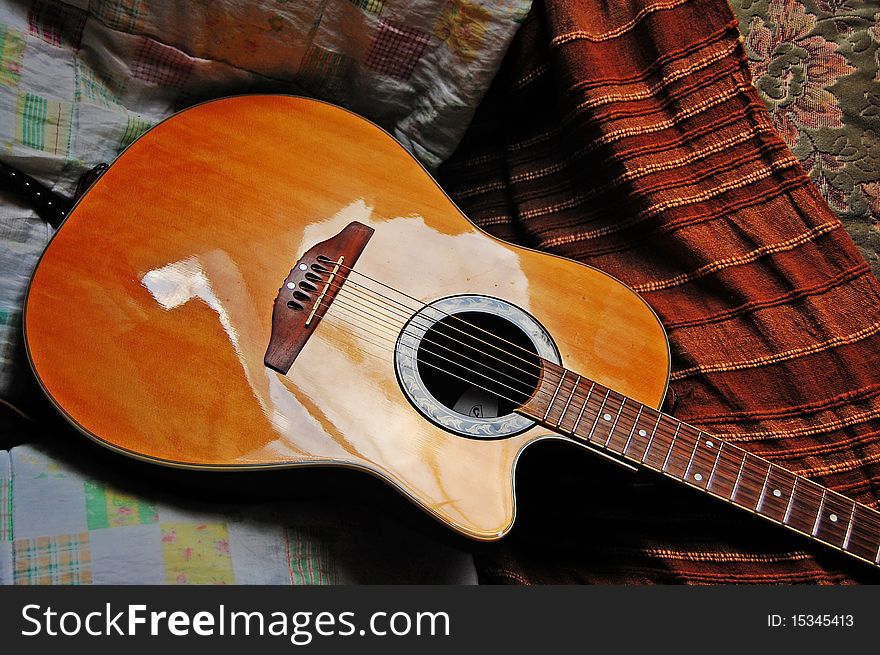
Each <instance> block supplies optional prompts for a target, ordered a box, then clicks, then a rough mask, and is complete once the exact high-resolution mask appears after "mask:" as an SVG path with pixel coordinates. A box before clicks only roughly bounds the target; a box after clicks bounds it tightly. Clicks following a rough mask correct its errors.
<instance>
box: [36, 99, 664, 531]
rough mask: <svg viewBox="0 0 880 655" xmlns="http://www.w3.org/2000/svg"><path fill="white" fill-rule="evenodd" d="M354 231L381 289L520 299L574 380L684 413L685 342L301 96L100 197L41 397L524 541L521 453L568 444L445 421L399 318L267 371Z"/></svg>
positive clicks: (359, 128)
mask: <svg viewBox="0 0 880 655" xmlns="http://www.w3.org/2000/svg"><path fill="white" fill-rule="evenodd" d="M352 222H358V223H361V224H363V225H366V226H368V227H370V228H372V229H373V230H374V232H373V234H372V236H371V238H370V240H369V242H368V243H367V244H366V246H365V247H364V249H363V251H362V253H361V254H360V257H359V259H358V260H357V264H356V267H355V269H356V270H357V271H358V272H359V274H363V275H364V276H369V278H370V279H374V280H379V281H381V282H382V283H383V284H384V285H388V287H393V288H394V289H398V290H400V291H403V292H405V293H406V294H407V295H408V297H411V298H413V299H417V300H418V301H419V302H420V303H430V302H433V301H435V300H437V299H440V298H445V297H448V296H456V295H459V294H474V295H477V296H488V297H491V298H497V299H501V300H504V301H507V302H509V303H511V304H513V305H515V306H517V307H519V308H521V309H522V310H524V311H525V312H526V313H528V314H529V315H531V316H532V317H534V319H536V320H537V321H538V322H539V323H540V324H541V325H542V326H543V327H544V328H545V329H546V332H547V333H548V334H549V335H550V336H551V337H552V340H553V342H554V343H555V347H556V349H557V350H558V356H559V363H560V364H561V365H562V366H565V367H566V368H569V369H572V370H576V371H580V372H582V373H584V374H585V375H588V376H589V377H590V378H591V379H592V380H595V381H597V382H598V383H600V384H603V385H606V386H608V387H610V388H613V389H615V390H617V391H619V392H621V393H623V394H625V395H627V396H629V397H631V398H633V399H635V400H637V401H639V402H641V403H644V404H645V405H650V406H652V407H659V405H660V403H661V402H662V400H663V397H664V394H665V391H666V386H667V380H668V372H669V348H668V343H667V341H666V337H665V333H664V331H663V328H662V326H661V325H660V323H659V321H658V319H657V317H656V315H655V314H654V312H653V311H652V310H651V309H650V308H649V307H648V306H647V305H646V304H645V302H644V301H643V300H642V299H641V298H640V297H639V296H638V295H637V294H635V293H634V292H633V291H631V290H630V289H629V288H627V287H626V286H625V285H623V284H622V283H620V282H619V281H617V280H615V279H614V278H612V277H610V276H608V275H606V274H604V273H601V272H600V271H597V270H595V269H592V268H589V267H586V266H583V265H580V264H577V263H574V262H571V261H568V260H565V259H562V258H559V257H555V256H551V255H547V254H541V253H538V252H535V251H531V250H528V249H524V248H520V247H516V246H513V245H510V244H507V243H503V242H501V241H498V240H496V239H494V238H492V237H490V236H488V235H487V234H485V233H483V232H481V231H480V230H478V229H477V228H475V227H474V226H473V225H472V224H471V223H469V222H468V221H467V219H466V218H465V217H464V216H463V215H462V214H461V212H460V211H459V210H458V209H457V207H456V206H455V205H454V204H453V203H452V202H451V201H450V199H449V198H448V197H447V196H446V195H445V194H444V192H443V191H442V190H441V189H440V188H439V187H438V186H437V184H436V183H435V182H434V181H433V179H432V178H431V177H430V176H429V175H428V174H427V173H426V171H425V170H424V169H423V168H422V167H421V166H420V165H419V164H418V163H417V162H416V161H415V160H414V159H413V158H412V157H411V156H410V155H409V154H408V153H407V152H406V151H405V150H404V149H403V148H402V147H401V146H400V145H399V144H397V143H396V142H395V141H394V140H393V139H392V138H391V137H390V136H389V135H388V134H387V133H385V132H384V131H382V130H381V129H379V128H378V127H376V126H375V125H373V124H372V123H369V122H367V121H365V120H364V119H362V118H360V117H358V116H356V115H354V114H352V113H350V112H347V111H345V110H342V109H339V108H336V107H333V106H331V105H328V104H325V103H321V102H317V101H312V100H307V99H303V98H296V97H287V96H245V97H238V98H230V99H225V100H220V101H214V102H209V103H205V104H202V105H199V106H197V107H194V108H192V109H189V110H186V111H184V112H182V113H180V114H178V115H176V116H173V117H171V118H170V119H168V120H166V121H164V122H163V123H161V124H159V125H158V126H157V127H155V128H154V129H153V130H151V131H150V132H148V133H147V134H146V135H145V136H143V137H142V138H141V139H139V140H138V141H137V142H135V143H134V144H133V145H132V146H131V147H130V148H129V149H127V150H126V151H125V152H124V153H123V154H122V155H121V156H120V157H119V159H118V160H117V161H116V162H115V163H114V164H113V165H112V166H111V167H110V169H109V170H108V171H107V172H106V173H105V174H104V175H103V176H102V177H101V178H100V179H99V180H98V181H97V182H96V183H95V185H94V186H93V187H92V188H91V189H90V190H89V192H88V193H87V194H86V195H85V196H84V197H83V198H82V199H81V200H80V201H79V203H78V204H77V205H76V206H75V207H74V209H73V211H72V213H71V214H70V216H69V217H68V218H67V219H66V221H65V222H64V223H63V224H62V226H61V228H60V229H59V231H58V232H57V234H56V235H55V237H54V238H53V240H52V241H51V243H50V244H49V246H48V248H47V250H46V252H45V254H44V255H43V258H42V260H41V261H40V263H39V266H38V268H37V271H36V273H35V275H34V278H33V281H32V283H31V287H30V290H29V294H28V298H27V304H26V312H25V334H26V341H27V349H28V354H29V357H30V360H31V363H32V366H33V369H34V371H35V372H36V375H37V377H38V379H39V381H40V384H41V385H42V387H43V389H44V390H45V392H46V393H47V395H48V396H49V397H50V398H51V399H52V401H53V402H54V403H55V404H56V405H57V406H58V408H59V409H60V410H61V411H62V412H63V413H64V415H65V416H66V417H67V418H68V419H69V420H70V421H71V422H72V423H73V424H74V425H75V426H76V427H77V428H79V430H81V431H82V432H83V433H84V434H86V435H87V436H89V437H91V438H93V439H95V440H96V441H98V442H99V443H101V444H104V445H106V446H108V447H110V448H112V449H114V450H116V451H119V452H122V453H125V454H127V455H131V456H134V457H138V458H141V459H146V460H150V461H155V462H157V463H161V464H165V465H170V466H177V467H189V468H211V469H259V468H264V467H296V466H302V465H335V466H346V467H354V468H357V469H360V470H363V471H366V472H368V473H371V474H373V475H376V476H379V477H380V478H382V479H384V480H385V481H387V482H388V483H390V484H392V485H393V486H395V487H396V488H398V489H399V490H400V491H401V492H402V493H404V494H406V495H407V496H409V497H410V498H411V499H412V500H414V501H415V502H416V503H417V504H419V505H420V506H422V507H423V508H425V509H426V510H427V511H428V512H430V513H431V514H433V515H434V516H436V517H437V518H439V519H440V520H441V521H443V522H445V523H446V524H448V525H449V526H450V527H452V528H454V529H456V530H457V531H459V532H461V533H463V534H466V535H468V536H471V537H473V538H477V539H484V540H489V539H496V538H499V537H501V536H503V535H504V534H505V533H506V532H507V531H508V530H509V529H510V528H511V526H512V524H513V519H514V514H515V499H514V485H513V476H514V469H515V465H516V461H517V458H518V457H519V455H520V453H521V452H522V450H523V449H524V448H525V447H526V446H527V445H528V444H530V443H533V442H534V441H536V440H539V439H542V438H547V437H548V436H551V435H552V433H551V432H550V431H549V430H548V429H546V428H543V427H540V426H539V425H535V426H534V427H531V428H529V429H526V430H525V431H522V432H519V433H517V434H514V435H510V436H507V437H504V438H471V437H468V436H462V435H460V434H455V433H453V432H451V431H449V430H447V429H444V428H442V427H440V426H438V425H437V424H436V422H434V421H431V420H428V419H426V418H425V416H424V414H423V413H422V412H420V411H418V409H417V408H416V407H415V406H414V405H413V403H412V402H411V401H410V400H409V399H408V398H407V397H406V396H405V394H404V393H403V392H402V390H401V382H400V380H399V375H398V372H397V370H396V369H395V364H394V352H395V341H396V339H397V338H398V333H399V330H400V324H401V321H397V322H392V321H390V319H389V320H388V321H387V322H386V323H383V322H382V319H381V317H382V316H384V315H383V314H381V313H377V314H374V315H373V321H372V323H371V326H370V327H369V329H359V326H358V324H359V323H361V321H360V319H359V315H358V314H357V313H355V312H349V313H348V314H346V313H345V312H344V311H342V306H341V304H340V305H339V307H337V306H336V305H334V306H333V307H331V309H330V311H329V312H328V314H327V315H326V316H324V318H323V319H322V320H321V321H320V323H319V324H318V325H317V327H316V328H315V329H314V332H313V333H312V334H311V336H310V337H309V339H308V341H307V342H306V344H305V346H304V347H303V348H302V351H301V352H300V353H299V354H298V356H297V357H296V360H295V361H294V362H293V365H292V366H291V368H290V370H289V371H288V372H287V374H283V373H281V372H279V371H277V370H273V369H272V368H270V367H267V366H266V364H265V363H264V356H265V355H266V349H267V345H268V343H269V341H270V337H271V334H272V329H273V327H272V326H273V324H272V311H273V303H274V301H275V299H276V297H278V296H279V287H281V286H282V283H283V282H284V280H285V278H286V277H287V275H288V273H289V272H290V271H291V269H293V268H294V265H295V263H296V262H297V260H298V259H299V258H300V257H301V256H302V254H303V253H304V252H305V251H307V250H308V249H309V248H311V247H312V246H314V245H315V244H317V243H319V242H322V241H324V240H327V239H329V238H331V237H333V236H334V235H337V234H339V233H340V232H341V231H342V230H343V229H344V228H345V227H346V226H347V225H349V224H351V223H352ZM354 280H355V278H354V277H352V278H350V280H349V282H348V283H346V284H350V283H351V282H353V281H354ZM352 288H354V287H352ZM374 288H376V289H381V288H384V287H377V286H375V285H374ZM396 297H397V298H401V297H402V296H399V295H398V296H396ZM337 302H339V301H337ZM410 304H411V305H413V306H414V307H415V306H416V305H417V304H416V303H415V302H414V301H410ZM334 315H335V316H334ZM376 317H379V318H378V319H377V318H376ZM340 319H345V320H340ZM363 325H367V323H366V321H364V322H363ZM552 436H556V435H552ZM557 438H562V437H557Z"/></svg>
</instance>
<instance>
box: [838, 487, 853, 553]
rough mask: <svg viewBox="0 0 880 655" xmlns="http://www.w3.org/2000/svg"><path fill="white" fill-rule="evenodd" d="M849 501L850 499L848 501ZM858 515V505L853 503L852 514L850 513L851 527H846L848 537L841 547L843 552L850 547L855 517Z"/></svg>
mask: <svg viewBox="0 0 880 655" xmlns="http://www.w3.org/2000/svg"><path fill="white" fill-rule="evenodd" d="M847 500H849V499H847ZM855 515H856V504H855V503H853V508H852V512H850V513H849V525H847V526H846V537H844V539H843V545H842V546H841V547H840V548H841V549H842V550H846V547H847V546H848V545H849V537H850V535H851V534H852V529H853V517H855Z"/></svg>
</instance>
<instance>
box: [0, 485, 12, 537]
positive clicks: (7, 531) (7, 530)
mask: <svg viewBox="0 0 880 655" xmlns="http://www.w3.org/2000/svg"><path fill="white" fill-rule="evenodd" d="M4 541H12V480H10V479H9V478H3V479H2V480H0V542H4Z"/></svg>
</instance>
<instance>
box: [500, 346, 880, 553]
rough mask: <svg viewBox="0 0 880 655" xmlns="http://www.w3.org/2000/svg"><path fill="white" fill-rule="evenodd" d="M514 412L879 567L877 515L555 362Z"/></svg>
mask: <svg viewBox="0 0 880 655" xmlns="http://www.w3.org/2000/svg"><path fill="white" fill-rule="evenodd" d="M517 411H518V412H519V413H521V414H523V415H525V416H528V417H530V418H532V419H534V420H536V421H538V422H539V423H541V424H542V425H544V426H546V427H549V428H550V429H552V430H554V431H555V432H558V433H561V434H565V435H568V436H570V437H572V438H574V439H576V440H578V441H581V442H583V443H587V444H589V445H590V446H592V447H594V448H599V449H600V450H604V451H606V452H608V453H610V454H614V455H617V456H619V457H622V458H623V459H625V460H627V461H629V462H631V463H634V464H636V465H639V466H643V467H646V468H649V469H651V470H653V471H655V472H657V473H660V474H662V475H665V476H667V477H670V478H673V479H675V480H677V481H679V482H681V483H684V484H686V485H687V486H689V487H693V488H694V489H698V490H700V491H703V492H706V493H708V494H710V495H712V496H715V497H716V498H719V499H721V500H723V501H725V502H727V503H729V504H731V505H735V506H737V507H741V508H742V509H745V510H747V511H749V512H751V513H753V514H757V515H758V516H761V517H764V518H766V519H768V520H770V521H773V522H774V523H777V524H781V525H783V526H785V527H787V528H789V529H791V530H794V531H795V532H799V533H801V534H803V535H805V536H807V537H810V538H811V539H814V540H816V541H819V542H821V543H823V544H826V545H828V546H831V547H832V548H835V549H837V550H839V551H842V552H844V553H847V554H848V555H852V556H853V557H856V558H858V559H860V560H863V561H865V562H868V563H870V564H873V565H875V566H880V512H877V511H876V510H873V509H871V508H869V507H867V506H865V505H863V504H861V503H857V502H854V501H852V500H850V499H849V498H847V497H845V496H842V495H841V494H839V493H837V492H835V491H832V490H831V489H828V488H827V487H823V486H822V485H820V484H817V483H815V482H813V481H811V480H809V479H807V478H805V477H803V476H800V475H796V474H795V473H792V472H791V471H789V470H787V469H785V468H783V467H781V466H778V465H776V464H773V463H771V462H770V461H768V460H766V459H763V458H761V457H758V456H756V455H753V454H751V453H748V452H746V451H745V450H743V449H742V448H739V447H737V446H735V445H733V444H731V443H729V442H727V441H724V440H722V439H719V438H717V437H715V436H712V435H710V434H706V433H705V432H703V431H702V430H699V429H697V428H695V427H694V426H692V425H688V424H687V423H684V422H682V421H679V420H678V419H676V418H674V417H672V416H670V415H668V414H664V413H663V412H660V411H657V410H655V409H652V408H650V407H647V406H646V405H642V404H641V403H638V402H636V401H635V400H633V399H631V398H627V397H626V396H623V395H622V394H619V393H616V392H614V391H612V390H611V389H608V388H607V387H603V386H602V385H600V384H598V383H596V382H593V381H591V380H588V379H587V378H585V377H583V376H580V375H578V374H576V373H573V372H572V371H569V370H567V369H564V368H562V367H560V366H557V365H555V364H552V363H551V362H548V361H546V360H541V377H540V380H539V384H538V388H537V390H536V391H535V393H534V394H533V395H532V397H531V398H530V399H529V400H528V401H527V402H526V403H525V404H523V405H522V406H521V407H520V408H519V409H518V410H517Z"/></svg>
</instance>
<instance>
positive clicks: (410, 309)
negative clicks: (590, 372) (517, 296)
mask: <svg viewBox="0 0 880 655" xmlns="http://www.w3.org/2000/svg"><path fill="white" fill-rule="evenodd" d="M317 259H318V260H319V261H322V260H323V262H324V263H325V264H331V265H333V266H336V265H337V263H336V262H334V261H332V260H331V259H330V258H328V257H325V256H324V255H318V257H317ZM339 267H340V268H343V269H345V270H347V271H348V272H349V273H354V274H355V275H359V276H360V277H363V278H365V279H367V280H369V281H371V282H373V283H375V284H378V285H381V286H382V287H384V288H386V289H388V290H389V291H393V292H394V293H397V294H399V295H401V296H403V297H404V298H407V299H409V300H412V301H413V302H415V303H416V305H417V306H416V307H410V306H409V305H406V304H404V303H401V302H400V301H397V300H394V299H393V298H390V297H388V296H386V295H384V294H381V293H378V292H375V291H373V293H374V294H375V295H377V296H378V297H379V298H381V299H383V300H388V301H390V302H392V303H395V304H397V305H399V306H401V307H403V308H404V309H405V310H406V311H407V312H411V313H416V312H419V311H421V310H422V309H425V308H426V307H430V308H431V309H432V310H433V311H436V312H438V313H440V314H443V315H444V316H446V317H448V318H450V319H452V320H455V321H459V322H464V323H465V324H466V325H467V326H468V327H473V328H476V329H477V330H479V331H480V332H482V333H483V334H486V335H489V336H491V337H493V338H495V339H498V340H499V341H501V342H503V343H506V344H508V345H511V346H513V347H514V348H516V349H518V350H520V351H522V352H524V353H526V355H531V354H532V353H531V352H530V351H529V350H528V349H526V348H524V347H522V346H520V345H519V344H516V343H513V342H511V341H509V340H507V339H505V338H503V337H499V336H498V335H496V334H493V333H492V332H489V331H488V330H486V329H484V328H481V327H480V326H478V325H474V324H473V323H469V322H467V321H464V319H462V318H460V317H458V316H456V315H455V314H448V313H447V312H445V311H443V310H442V309H438V308H437V307H434V306H433V305H428V304H425V303H423V302H422V301H421V300H419V299H418V298H415V297H413V296H411V295H409V294H408V293H405V292H404V291H400V290H399V289H395V288H394V287H392V286H390V285H388V284H385V283H384V282H381V281H380V280H377V279H375V278H373V277H370V276H369V275H366V274H364V273H361V272H360V271H358V270H355V269H354V268H352V267H350V266H346V265H345V264H339ZM346 282H351V284H353V285H355V286H357V287H362V285H360V284H358V283H357V282H354V281H353V280H351V279H350V278H345V279H343V281H342V282H341V284H342V285H344V284H345V283H346ZM342 288H344V287H342ZM362 288H363V287H362ZM496 348H497V347H496ZM498 349H499V350H500V348H498ZM502 352H504V354H506V355H510V356H512V357H515V358H517V359H520V360H522V361H525V362H526V363H528V364H529V365H531V366H534V363H533V362H531V361H530V360H528V359H524V358H522V357H520V356H518V355H516V354H514V353H510V352H506V351H502ZM539 368H540V367H539Z"/></svg>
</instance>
